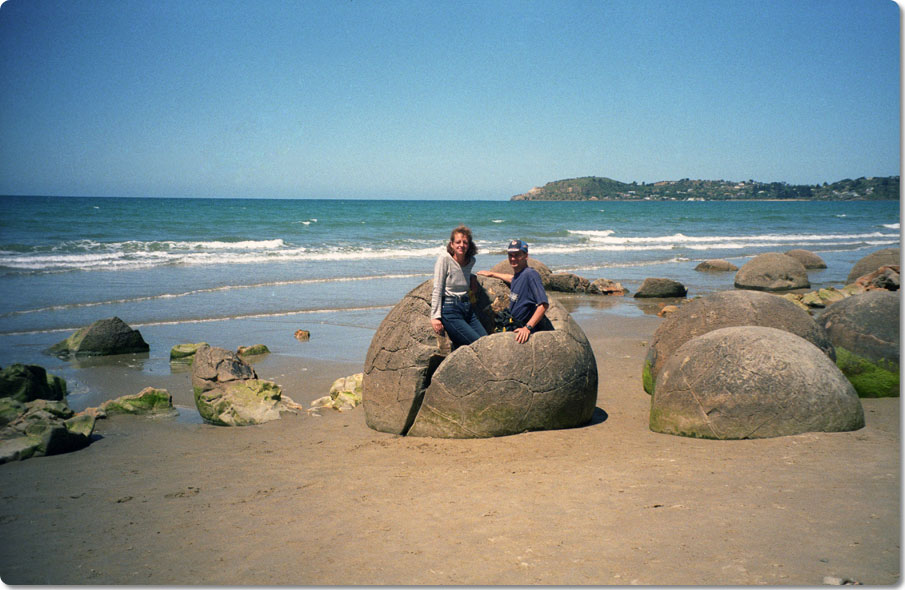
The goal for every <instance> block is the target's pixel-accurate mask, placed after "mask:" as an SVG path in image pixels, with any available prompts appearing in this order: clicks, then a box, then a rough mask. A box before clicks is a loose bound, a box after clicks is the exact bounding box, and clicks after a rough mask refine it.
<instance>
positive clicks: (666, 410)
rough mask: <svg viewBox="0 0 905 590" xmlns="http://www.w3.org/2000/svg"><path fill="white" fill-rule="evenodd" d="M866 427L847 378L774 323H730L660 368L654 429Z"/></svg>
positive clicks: (732, 433)
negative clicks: (769, 325) (768, 324)
mask: <svg viewBox="0 0 905 590" xmlns="http://www.w3.org/2000/svg"><path fill="white" fill-rule="evenodd" d="M863 426H864V410H863V409H862V407H861V401H860V400H859V399H858V394H857V393H856V392H855V390H854V388H853V387H852V385H851V383H849V382H848V380H847V379H846V378H845V376H844V375H843V374H842V372H841V371H840V370H839V369H838V368H837V367H836V365H835V363H833V361H832V360H830V359H829V358H828V357H827V356H826V354H824V353H823V351H821V350H820V349H819V348H817V347H816V346H814V345H813V344H811V343H810V342H808V341H807V340H805V339H803V338H801V337H799V336H796V335H794V334H791V333H789V332H786V331H785V330H779V329H776V328H766V327H762V326H735V327H730V328H721V329H719V330H714V331H712V332H708V333H707V334H704V335H703V336H698V337H697V338H694V339H692V340H689V341H688V342H686V343H685V344H683V345H682V346H680V347H679V349H678V350H676V352H675V354H673V355H672V356H671V357H670V358H669V360H668V361H667V362H666V364H665V365H664V366H663V371H662V372H661V374H660V379H659V380H658V382H657V390H656V391H655V392H654V395H653V398H652V400H651V409H650V429H651V430H652V431H654V432H661V433H664V434H674V435H679V436H689V437H696V438H710V439H748V438H769V437H776V436H788V435H793V434H801V433H804V432H843V431H850V430H857V429H859V428H862V427H863Z"/></svg>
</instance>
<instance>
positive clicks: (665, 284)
mask: <svg viewBox="0 0 905 590" xmlns="http://www.w3.org/2000/svg"><path fill="white" fill-rule="evenodd" d="M686 295H688V289H686V288H685V285H683V284H682V283H680V282H679V281H674V280H672V279H657V278H647V279H644V282H643V283H641V286H640V287H639V288H638V292H637V293H635V294H634V295H633V297H651V298H653V297H685V296H686Z"/></svg>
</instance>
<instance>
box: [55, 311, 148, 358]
mask: <svg viewBox="0 0 905 590" xmlns="http://www.w3.org/2000/svg"><path fill="white" fill-rule="evenodd" d="M149 349H150V347H149V346H148V343H147V342H145V341H144V338H142V337H141V333H140V332H139V331H138V330H133V329H132V328H130V327H129V325H128V324H126V322H124V321H122V320H121V319H119V318H118V317H112V318H108V319H104V320H98V321H96V322H94V323H93V324H91V325H90V326H87V327H85V328H80V329H78V330H76V331H75V332H74V333H73V334H72V335H71V336H69V338H67V339H65V340H62V341H60V342H57V343H56V344H54V345H53V346H51V347H50V348H48V349H47V351H46V352H48V353H49V354H53V355H56V356H59V357H63V358H65V357H68V356H100V355H110V354H130V353H136V352H148V350H149Z"/></svg>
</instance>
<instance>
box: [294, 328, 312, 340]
mask: <svg viewBox="0 0 905 590" xmlns="http://www.w3.org/2000/svg"><path fill="white" fill-rule="evenodd" d="M310 338H311V332H309V331H308V330H296V331H295V339H296V340H298V341H299V342H307V341H308V340H309V339H310Z"/></svg>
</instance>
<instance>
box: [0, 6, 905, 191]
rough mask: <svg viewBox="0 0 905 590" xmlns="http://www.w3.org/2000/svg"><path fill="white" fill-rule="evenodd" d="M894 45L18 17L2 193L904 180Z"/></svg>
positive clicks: (504, 13) (745, 34) (305, 16)
mask: <svg viewBox="0 0 905 590" xmlns="http://www.w3.org/2000/svg"><path fill="white" fill-rule="evenodd" d="M899 36H900V7H899V6H898V5H897V4H895V3H894V2H892V1H891V0H819V1H818V0H783V1H778V0H756V1H748V0H744V1H741V0H593V1H579V0H552V1H545V0H518V1H515V0H513V1H503V0H500V1H494V0H483V1H477V2H470V1H467V0H466V1H460V0H456V1H448V2H444V1H435V0H413V1H409V0H399V1H396V0H369V1H363V0H309V1H302V0H278V1H277V0H274V1H266V0H254V1H247V0H242V1H228V0H224V1H221V0H216V1H215V0H211V1H202V0H175V1H173V0H154V1H151V2H149V1H147V0H140V1H137V0H136V1H133V0H91V1H89V2H72V1H69V0H66V1H54V0H40V1H38V0H7V1H6V2H5V3H3V4H2V5H0V194H19V195H21V194H44V195H93V196H174V197H272V198H430V199H443V198H450V199H508V198H509V197H510V196H512V195H514V194H518V193H522V192H525V191H527V190H529V189H530V188H531V187H533V186H537V185H543V184H544V183H546V182H549V181H552V180H558V179H562V178H572V177H577V176H607V177H610V178H614V179H616V180H621V181H624V182H631V181H638V182H655V181H658V180H676V179H681V178H701V179H726V180H747V179H749V178H750V179H754V180H760V181H767V182H774V181H784V182H789V183H796V184H797V183H805V184H815V183H822V182H825V181H826V182H833V181H836V180H840V179H843V178H857V177H860V176H889V175H895V174H899V170H900V155H901V148H900V112H901V110H900V109H901V106H900V88H901V84H900V47H899Z"/></svg>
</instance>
